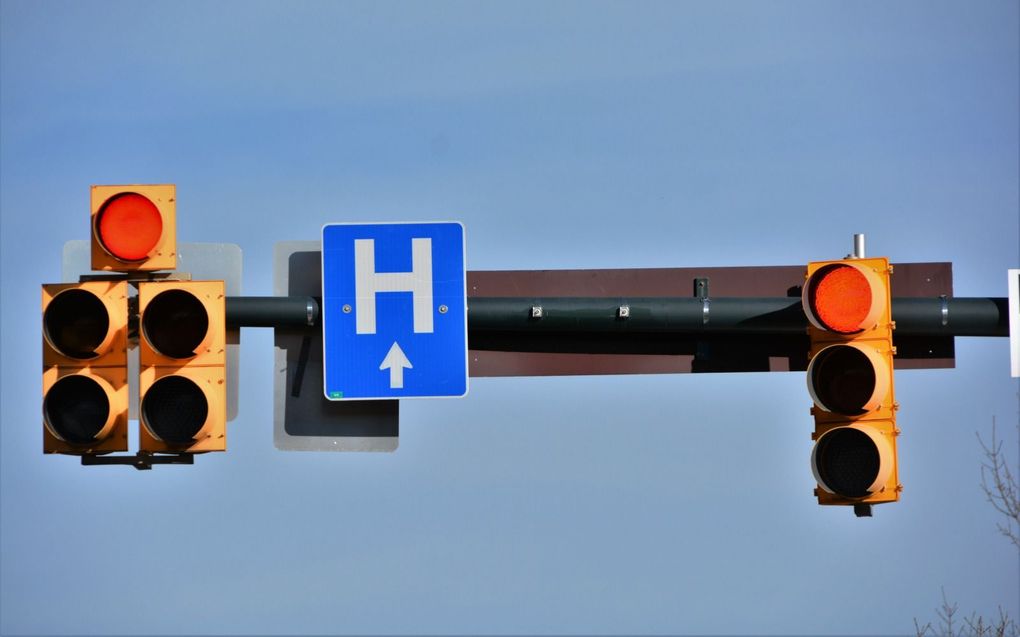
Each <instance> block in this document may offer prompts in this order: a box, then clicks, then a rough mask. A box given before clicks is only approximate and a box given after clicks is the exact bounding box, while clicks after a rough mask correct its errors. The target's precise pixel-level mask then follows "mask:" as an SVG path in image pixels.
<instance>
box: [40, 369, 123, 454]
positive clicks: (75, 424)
mask: <svg viewBox="0 0 1020 637" xmlns="http://www.w3.org/2000/svg"><path fill="white" fill-rule="evenodd" d="M109 417H110V399H109V397H107V395H106V392H105V391H103V388H102V387H101V386H100V385H99V383H97V382H96V381H94V380H93V379H91V378H89V377H87V376H79V375H75V376H65V377H63V378H61V379H60V380H58V381H57V382H55V383H53V386H52V387H50V390H49V391H48V392H46V398H45V399H43V418H45V419H46V424H47V425H49V427H50V430H51V431H53V433H54V434H56V435H57V437H59V438H60V439H62V440H64V441H66V442H69V443H71V444H76V445H86V444H89V443H91V442H96V436H97V435H99V432H100V431H102V429H103V426H104V425H105V424H106V421H107V420H108V419H109Z"/></svg>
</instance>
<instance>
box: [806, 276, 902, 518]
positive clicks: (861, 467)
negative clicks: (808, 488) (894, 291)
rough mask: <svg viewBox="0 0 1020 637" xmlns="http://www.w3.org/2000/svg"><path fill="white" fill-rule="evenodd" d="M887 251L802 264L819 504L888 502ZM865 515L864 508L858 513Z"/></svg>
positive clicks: (893, 482) (892, 408)
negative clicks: (874, 255)
mask: <svg viewBox="0 0 1020 637" xmlns="http://www.w3.org/2000/svg"><path fill="white" fill-rule="evenodd" d="M891 273H892V268H891V267H890V266H889V261H888V259H886V258H871V259H845V260H840V261H823V262H814V263H810V264H808V267H807V277H806V279H807V280H806V283H805V285H804V289H803V294H802V302H803V306H804V312H805V314H806V315H807V318H808V320H809V322H810V325H809V326H808V334H809V336H810V339H811V350H810V354H809V357H810V363H809V364H808V369H807V384H808V390H809V392H810V394H811V398H812V400H813V401H814V403H815V406H814V407H813V408H812V410H811V413H812V415H813V416H814V419H815V431H814V434H813V436H812V438H813V439H814V440H815V446H814V449H813V450H812V453H811V469H812V472H813V473H814V476H815V480H816V481H817V483H818V488H817V489H815V495H816V496H817V498H818V503H819V504H829V505H853V506H855V510H857V511H859V512H861V511H866V510H867V508H866V506H865V505H871V504H877V503H881V502H895V501H896V500H898V499H899V494H900V491H901V490H902V487H901V486H900V484H899V479H898V471H897V457H896V437H897V435H898V434H899V430H898V429H897V428H896V410H897V404H896V401H895V397H894V392H893V356H894V355H895V348H894V347H893V344H892V332H893V329H895V324H894V323H893V321H892V312H891V305H892V296H891V290H890V281H889V277H890V274H891ZM859 514H862V515H866V513H859Z"/></svg>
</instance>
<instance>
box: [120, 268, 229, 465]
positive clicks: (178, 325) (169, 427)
mask: <svg viewBox="0 0 1020 637" xmlns="http://www.w3.org/2000/svg"><path fill="white" fill-rule="evenodd" d="M138 312H139V330H138V331H139V337H138V341H139V343H138V347H139V367H140V373H141V377H140V382H139V394H140V400H139V410H138V415H139V423H140V427H139V432H140V434H139V441H140V442H139V447H140V449H141V450H142V451H148V452H166V453H182V452H187V453H201V452H205V451H225V450H226V300H225V292H224V283H223V281H162V282H141V283H139V284H138Z"/></svg>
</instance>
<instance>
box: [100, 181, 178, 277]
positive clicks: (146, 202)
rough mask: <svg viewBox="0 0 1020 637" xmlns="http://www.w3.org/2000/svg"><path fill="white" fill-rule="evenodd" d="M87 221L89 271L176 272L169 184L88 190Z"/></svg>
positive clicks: (173, 212)
mask: <svg viewBox="0 0 1020 637" xmlns="http://www.w3.org/2000/svg"><path fill="white" fill-rule="evenodd" d="M91 219H92V269H93V270H100V271H114V272H133V271H152V270H173V269H174V268H176V267H177V247H176V195H175V187H174V185H173V184H159V185H133V186H92V198H91Z"/></svg>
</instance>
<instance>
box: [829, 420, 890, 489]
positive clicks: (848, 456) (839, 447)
mask: <svg viewBox="0 0 1020 637" xmlns="http://www.w3.org/2000/svg"><path fill="white" fill-rule="evenodd" d="M814 462H815V467H816V469H817V471H818V477H819V478H820V479H821V482H822V483H823V484H824V485H825V486H826V487H828V488H829V489H830V490H832V492H833V493H835V494H836V495H840V496H843V497H845V498H863V497H865V496H867V495H869V493H870V491H869V489H870V488H871V486H872V485H873V484H874V483H875V480H876V479H877V478H878V474H879V470H880V469H881V462H882V456H881V453H880V452H879V449H878V447H876V446H875V443H874V442H873V441H872V440H871V438H870V437H868V435H867V434H866V433H864V432H862V431H860V430H859V429H854V428H852V427H839V428H837V429H833V430H831V431H829V432H828V433H826V434H825V435H824V436H822V437H821V438H820V439H819V440H818V445H817V447H816V448H815V458H814Z"/></svg>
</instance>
